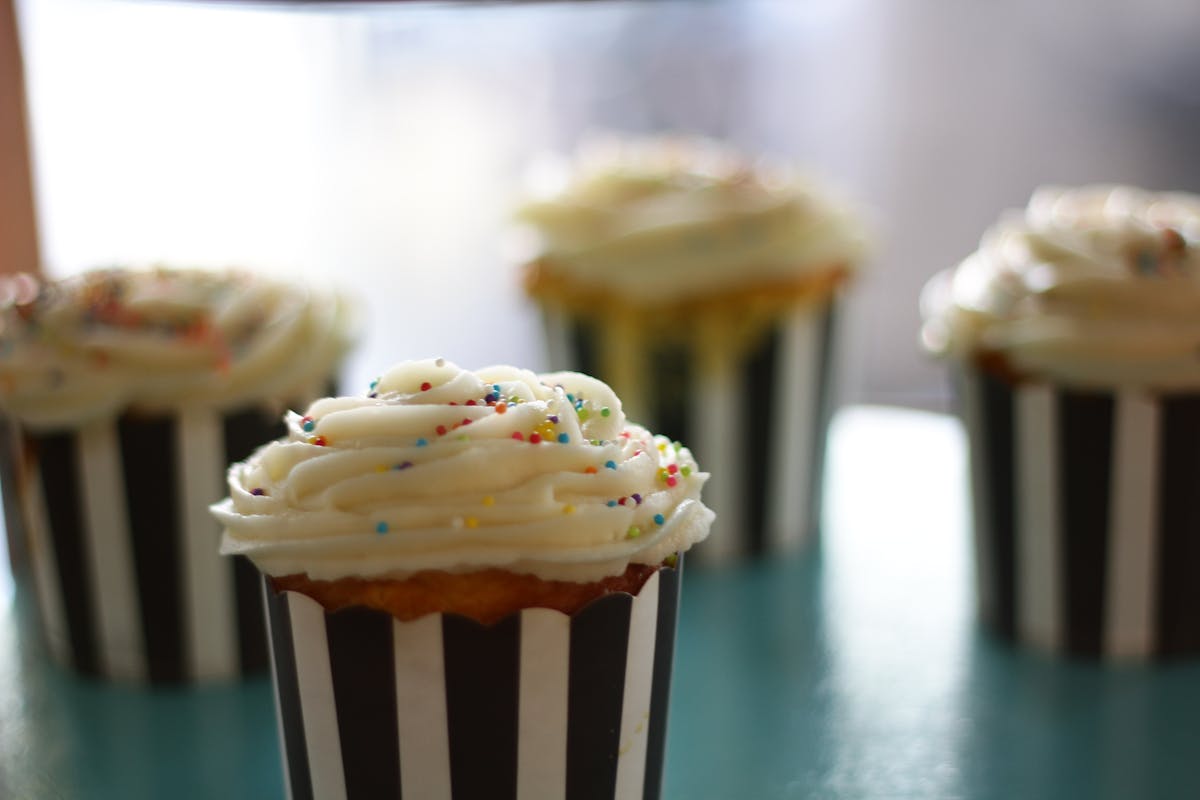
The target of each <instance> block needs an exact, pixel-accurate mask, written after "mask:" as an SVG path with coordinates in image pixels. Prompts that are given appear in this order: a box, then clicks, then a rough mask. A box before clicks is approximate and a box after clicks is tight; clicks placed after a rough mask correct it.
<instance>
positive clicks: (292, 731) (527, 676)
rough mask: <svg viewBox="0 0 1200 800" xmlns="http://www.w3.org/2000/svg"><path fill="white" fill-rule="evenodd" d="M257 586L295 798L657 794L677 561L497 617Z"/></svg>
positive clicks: (289, 780) (290, 787)
mask: <svg viewBox="0 0 1200 800" xmlns="http://www.w3.org/2000/svg"><path fill="white" fill-rule="evenodd" d="M263 586H264V592H265V595H266V602H267V612H268V619H269V624H270V629H271V653H272V664H273V668H274V673H275V678H276V691H277V696H276V697H277V702H278V711H279V721H280V730H281V734H282V735H281V739H282V744H283V751H284V766H285V773H286V776H287V785H288V792H289V796H290V797H291V798H294V800H302V799H303V798H314V797H318V798H319V797H346V798H349V800H355V798H375V797H401V796H402V797H422V798H439V797H440V798H460V800H461V798H476V797H479V798H484V797H486V798H497V799H500V800H502V799H503V798H555V797H560V798H561V797H571V798H574V797H616V798H658V797H659V796H660V793H661V783H662V767H663V755H664V746H665V742H666V717H667V698H668V694H669V688H670V676H671V662H672V658H673V653H674V637H675V619H676V612H677V606H678V598H679V571H678V570H677V569H672V568H668V567H663V568H661V569H659V570H658V571H657V572H656V573H655V574H653V575H651V576H650V578H649V579H648V580H647V581H646V583H645V584H644V585H643V586H642V589H641V591H640V592H639V593H638V594H637V595H636V596H631V595H628V594H611V595H607V596H604V597H601V598H599V599H597V600H595V601H593V602H592V603H590V604H589V605H587V606H586V607H585V608H583V609H582V610H580V611H579V612H577V613H575V614H572V615H568V614H564V613H562V612H560V611H554V610H550V609H544V608H530V609H525V610H523V611H521V612H519V613H517V614H512V615H509V616H507V617H505V618H504V619H502V620H500V621H499V622H497V623H495V624H493V625H481V624H479V623H477V622H475V621H474V620H471V619H467V618H465V617H461V616H458V615H454V614H429V615H426V616H424V617H421V618H419V619H416V620H413V621H409V622H400V621H398V620H396V619H395V618H394V617H392V616H391V615H390V614H388V613H386V612H383V611H376V610H368V609H363V608H350V609H344V610H341V611H333V612H331V611H327V610H326V609H325V608H323V607H322V606H321V605H320V604H318V603H317V602H316V601H315V600H312V599H311V598H309V597H306V596H305V595H302V594H299V593H297V592H289V591H284V592H276V591H275V590H274V588H273V587H272V584H271V581H270V579H264V582H263Z"/></svg>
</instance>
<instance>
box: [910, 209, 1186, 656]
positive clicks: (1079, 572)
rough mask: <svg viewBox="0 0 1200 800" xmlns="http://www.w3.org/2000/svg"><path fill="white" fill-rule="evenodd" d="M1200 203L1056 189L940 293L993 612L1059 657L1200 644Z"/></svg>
mask: <svg viewBox="0 0 1200 800" xmlns="http://www.w3.org/2000/svg"><path fill="white" fill-rule="evenodd" d="M1198 242H1200V197H1197V196H1193V195H1187V194H1178V193H1177V194H1155V193H1151V192H1146V191H1142V190H1139V189H1134V188H1129V187H1123V186H1087V187H1083V188H1075V189H1064V188H1057V187H1051V188H1043V189H1039V190H1038V191H1037V192H1035V193H1034V195H1033V197H1032V199H1031V200H1030V202H1029V205H1028V207H1027V208H1026V209H1025V210H1024V212H1014V213H1011V214H1009V215H1008V216H1007V217H1005V218H1003V219H1002V220H1001V221H1000V222H999V223H998V224H997V225H996V226H995V227H993V228H992V229H991V230H989V231H988V232H987V233H986V234H985V235H984V237H983V241H982V243H981V245H980V247H979V249H978V251H976V252H975V253H974V254H972V255H971V256H969V257H968V258H967V259H966V260H965V261H963V262H962V263H961V264H960V265H959V266H958V267H957V268H955V269H954V270H951V271H949V272H947V273H943V274H942V275H939V276H938V277H936V278H935V279H934V280H933V281H932V282H931V283H930V284H929V285H928V286H927V287H926V290H925V293H924V296H923V298H922V304H923V314H924V316H925V319H926V323H925V327H924V331H923V337H924V341H925V344H926V346H927V347H928V348H930V349H931V350H933V351H934V352H936V353H939V354H942V355H944V356H946V357H947V358H948V359H949V360H950V361H951V363H952V364H953V365H954V367H955V372H956V374H957V375H958V378H959V380H958V387H959V389H960V391H959V395H960V400H961V410H962V415H963V419H964V422H965V426H966V430H967V434H968V439H969V442H970V458H971V480H972V488H973V495H974V529H975V553H976V559H977V565H976V575H977V580H978V590H979V591H978V595H979V606H980V611H981V614H982V617H983V619H984V621H985V622H987V623H988V624H989V625H990V626H991V627H992V628H993V629H994V630H996V631H998V632H999V633H1000V634H1001V635H1002V636H1004V637H1007V638H1009V639H1012V640H1015V641H1018V642H1021V643H1024V644H1029V645H1032V646H1035V647H1038V648H1041V649H1044V650H1049V651H1051V652H1057V653H1065V654H1070V655H1081V656H1093V657H1118V658H1120V657H1124V658H1141V659H1148V658H1157V657H1165V656H1174V655H1183V654H1195V653H1197V652H1200V616H1197V615H1196V613H1195V612H1196V609H1197V608H1200V546H1198V542H1200V539H1197V536H1196V533H1197V531H1198V530H1200V527H1198V526H1200V517H1197V512H1196V510H1195V509H1196V507H1197V506H1196V503H1195V498H1194V489H1193V484H1194V483H1195V480H1196V476H1197V475H1198V474H1200V355H1198V354H1200V247H1197V243H1198Z"/></svg>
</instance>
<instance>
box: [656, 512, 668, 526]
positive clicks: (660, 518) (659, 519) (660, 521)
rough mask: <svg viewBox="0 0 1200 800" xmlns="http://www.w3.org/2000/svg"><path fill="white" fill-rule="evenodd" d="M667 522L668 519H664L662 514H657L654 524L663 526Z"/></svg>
mask: <svg viewBox="0 0 1200 800" xmlns="http://www.w3.org/2000/svg"><path fill="white" fill-rule="evenodd" d="M666 521H667V518H666V517H664V516H663V515H662V514H655V515H654V524H655V525H662V524H663V523H664V522H666Z"/></svg>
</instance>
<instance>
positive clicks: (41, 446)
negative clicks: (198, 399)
mask: <svg viewBox="0 0 1200 800" xmlns="http://www.w3.org/2000/svg"><path fill="white" fill-rule="evenodd" d="M283 433H284V430H283V424H282V423H281V422H280V420H279V416H278V415H277V414H274V413H267V412H265V411H262V410H259V409H257V408H255V409H247V410H243V411H240V412H235V413H227V414H222V413H220V412H217V411H212V410H204V409H196V410H186V411H182V412H180V413H178V414H175V415H159V416H134V415H124V416H121V417H119V418H116V419H103V420H97V421H94V422H91V423H88V424H87V425H85V426H84V427H82V428H80V429H75V430H70V431H55V432H49V433H43V432H38V433H33V432H26V433H25V435H24V444H25V447H26V448H27V449H28V451H29V453H30V463H31V464H32V465H33V468H32V469H31V470H30V473H31V474H30V480H29V481H27V483H26V486H25V487H24V489H25V491H24V498H23V500H24V506H25V509H26V516H27V519H28V522H29V535H30V536H29V538H30V550H31V555H32V566H33V573H34V583H35V585H36V588H37V593H38V601H39V602H38V604H39V606H40V608H41V612H42V621H43V627H44V629H45V633H46V637H47V640H48V642H49V645H50V650H51V652H52V654H53V655H54V656H55V658H56V660H58V661H59V662H61V663H63V664H66V665H69V666H71V667H73V668H74V669H76V670H77V671H79V672H81V673H83V674H86V675H91V676H96V677H103V678H109V679H113V680H120V681H132V682H149V683H154V684H161V683H168V684H169V683H181V682H188V681H196V680H207V679H217V678H230V677H235V676H238V675H240V674H249V673H254V672H262V671H265V670H266V667H267V660H268V659H267V644H266V634H265V624H264V622H263V609H262V601H261V597H260V594H261V593H260V591H259V587H258V573H257V571H256V570H255V569H254V568H253V566H252V565H250V564H249V563H248V562H246V561H244V560H242V559H237V560H232V559H225V558H223V557H221V556H219V555H218V553H217V546H218V543H219V540H220V528H219V526H218V525H217V523H216V521H215V520H214V519H213V518H212V516H211V514H210V513H209V511H208V506H209V505H210V504H211V503H213V502H215V501H217V500H219V499H220V498H221V497H222V496H224V494H225V482H224V476H225V470H226V466H227V465H228V464H229V463H230V462H231V461H236V460H240V459H243V458H245V457H246V456H248V455H249V454H250V453H251V452H252V451H253V450H254V448H256V447H258V446H259V445H261V444H263V443H265V442H267V441H269V440H271V439H274V438H277V437H278V436H281V435H282V434H283Z"/></svg>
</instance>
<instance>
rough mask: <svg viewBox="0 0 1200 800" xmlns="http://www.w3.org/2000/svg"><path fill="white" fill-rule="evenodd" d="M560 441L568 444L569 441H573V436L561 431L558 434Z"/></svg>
mask: <svg viewBox="0 0 1200 800" xmlns="http://www.w3.org/2000/svg"><path fill="white" fill-rule="evenodd" d="M558 441H559V443H560V444H566V443H567V442H569V441H571V437H570V436H567V435H566V434H565V433H560V434H559V435H558Z"/></svg>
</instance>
